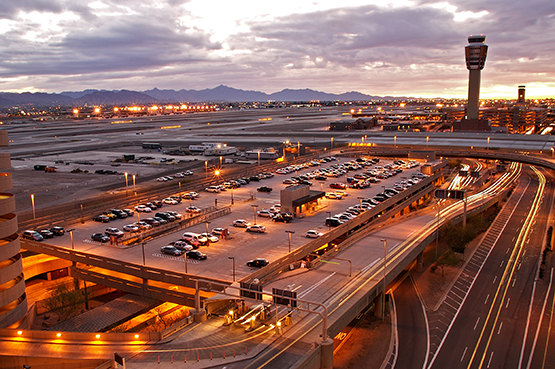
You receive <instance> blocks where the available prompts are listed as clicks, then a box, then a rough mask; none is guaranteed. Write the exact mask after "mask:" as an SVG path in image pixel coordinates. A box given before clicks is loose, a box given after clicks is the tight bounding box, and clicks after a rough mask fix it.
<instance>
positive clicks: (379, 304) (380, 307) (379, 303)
mask: <svg viewBox="0 0 555 369" xmlns="http://www.w3.org/2000/svg"><path fill="white" fill-rule="evenodd" d="M374 305H375V306H376V308H375V309H374V316H377V317H380V318H381V316H382V310H383V308H384V307H383V293H380V294H379V295H378V296H376V298H375V299H374Z"/></svg>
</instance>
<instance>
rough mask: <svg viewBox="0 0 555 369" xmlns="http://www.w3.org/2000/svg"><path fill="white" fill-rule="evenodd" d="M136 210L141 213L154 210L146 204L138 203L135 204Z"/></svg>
mask: <svg viewBox="0 0 555 369" xmlns="http://www.w3.org/2000/svg"><path fill="white" fill-rule="evenodd" d="M135 210H136V211H138V212H141V213H150V212H151V211H152V209H151V208H149V207H148V206H146V205H137V206H135Z"/></svg>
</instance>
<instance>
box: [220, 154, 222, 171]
mask: <svg viewBox="0 0 555 369" xmlns="http://www.w3.org/2000/svg"><path fill="white" fill-rule="evenodd" d="M221 167H222V157H221V156H220V168H221Z"/></svg>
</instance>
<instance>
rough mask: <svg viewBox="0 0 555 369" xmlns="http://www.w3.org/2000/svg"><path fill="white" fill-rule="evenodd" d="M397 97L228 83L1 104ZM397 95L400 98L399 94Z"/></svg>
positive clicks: (9, 96)
mask: <svg viewBox="0 0 555 369" xmlns="http://www.w3.org/2000/svg"><path fill="white" fill-rule="evenodd" d="M381 99H393V98H392V97H379V96H371V95H365V94H363V93H360V92H356V91H351V92H345V93H342V94H330V93H326V92H321V91H315V90H311V89H302V90H293V89H285V90H282V91H279V92H274V93H272V94H267V93H264V92H260V91H252V90H247V91H245V90H241V89H236V88H232V87H228V86H224V85H220V86H218V87H215V88H211V89H204V90H184V89H182V90H179V91H175V90H159V89H157V88H154V89H151V90H146V91H129V90H113V91H108V90H84V91H64V92H62V93H43V92H36V93H30V92H24V93H12V92H0V107H2V108H8V107H13V106H20V107H21V106H26V105H27V106H34V107H52V106H58V105H59V106H66V107H72V106H82V105H133V104H152V103H157V104H159V103H188V102H194V103H200V102H207V103H209V102H210V103H215V102H247V101H252V102H254V101H257V102H262V101H288V102H291V101H298V102H301V101H311V100H319V101H335V100H340V101H357V100H362V101H369V100H381ZM395 99H398V97H397V98H395Z"/></svg>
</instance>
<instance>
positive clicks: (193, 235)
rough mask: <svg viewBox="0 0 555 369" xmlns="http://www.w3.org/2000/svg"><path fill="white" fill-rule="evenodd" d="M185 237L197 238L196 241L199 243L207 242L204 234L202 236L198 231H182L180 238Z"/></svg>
mask: <svg viewBox="0 0 555 369" xmlns="http://www.w3.org/2000/svg"><path fill="white" fill-rule="evenodd" d="M187 237H191V238H193V239H195V240H197V241H198V242H200V244H201V245H206V244H207V243H208V238H206V237H204V236H202V235H200V234H198V233H195V232H185V233H183V236H182V237H181V238H182V239H183V238H187Z"/></svg>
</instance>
